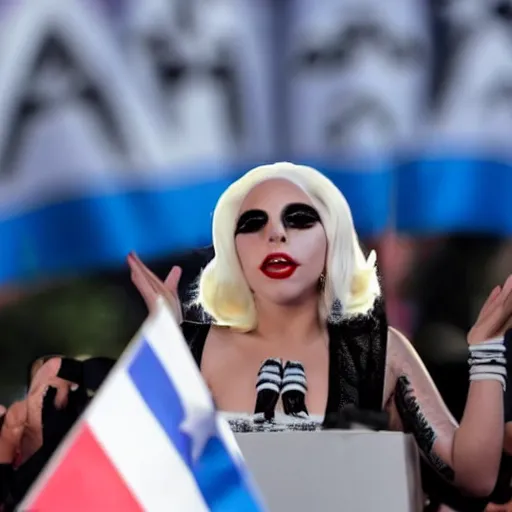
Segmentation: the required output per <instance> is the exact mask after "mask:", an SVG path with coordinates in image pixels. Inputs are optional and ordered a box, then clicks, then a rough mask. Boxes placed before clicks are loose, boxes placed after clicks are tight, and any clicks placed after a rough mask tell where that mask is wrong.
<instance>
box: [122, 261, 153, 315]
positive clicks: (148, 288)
mask: <svg viewBox="0 0 512 512" xmlns="http://www.w3.org/2000/svg"><path fill="white" fill-rule="evenodd" d="M128 265H129V266H130V270H131V279H132V282H133V284H134V285H135V287H136V288H137V290H139V293H140V294H141V295H142V298H143V299H144V302H145V303H146V306H147V307H148V309H150V310H151V309H152V307H153V305H154V302H155V300H156V297H157V295H158V293H157V291H156V290H155V288H154V286H153V284H152V282H151V281H150V279H149V278H148V274H147V273H146V272H145V271H144V269H143V267H144V265H143V264H142V263H141V262H140V260H138V258H136V256H134V255H133V254H131V255H129V256H128Z"/></svg>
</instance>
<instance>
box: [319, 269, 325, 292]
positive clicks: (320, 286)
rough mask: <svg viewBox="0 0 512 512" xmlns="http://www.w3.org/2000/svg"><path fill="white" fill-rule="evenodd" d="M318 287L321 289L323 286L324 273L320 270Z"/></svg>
mask: <svg viewBox="0 0 512 512" xmlns="http://www.w3.org/2000/svg"><path fill="white" fill-rule="evenodd" d="M318 287H319V288H320V290H323V289H324V288H325V274H324V273H323V272H322V273H321V274H320V277H319V279H318Z"/></svg>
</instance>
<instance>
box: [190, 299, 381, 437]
mask: <svg viewBox="0 0 512 512" xmlns="http://www.w3.org/2000/svg"><path fill="white" fill-rule="evenodd" d="M182 330H183V334H184V337H185V339H186V340H187V342H188V344H189V346H190V350H191V352H192V355H193V356H194V359H195V361H196V363H197V364H198V366H199V367H201V360H202V355H203V350H204V345H205V341H206V337H207V335H208V332H209V330H210V324H206V323H196V322H191V321H185V322H184V323H183V324H182ZM328 331H329V387H328V398H327V407H326V411H325V418H327V417H329V416H332V415H336V414H340V413H341V412H342V411H343V410H344V409H345V408H346V407H347V406H353V407H354V408H357V409H358V410H362V411H368V412H376V413H378V412H381V411H382V402H383V395H384V376H385V366H386V347H387V337H388V324H387V319H386V314H385V310H384V304H383V302H382V300H381V299H378V300H377V301H376V303H375V306H374V308H373V310H372V311H371V312H370V313H369V314H367V315H359V316H356V317H353V318H351V319H349V320H346V321H344V322H342V323H341V324H329V325H328ZM230 424H231V427H232V428H233V429H234V430H236V431H254V430H257V431H261V430H269V429H268V428H267V429H264V428H263V427H261V426H260V427H255V426H254V425H252V424H250V423H249V422H247V421H245V422H244V421H242V422H240V421H238V422H237V421H230ZM294 425H295V428H294ZM286 429H287V430H289V429H295V430H313V429H315V427H314V426H313V425H312V424H311V423H308V422H294V423H289V424H288V425H287V428H286ZM271 430H279V428H278V427H276V428H275V429H271Z"/></svg>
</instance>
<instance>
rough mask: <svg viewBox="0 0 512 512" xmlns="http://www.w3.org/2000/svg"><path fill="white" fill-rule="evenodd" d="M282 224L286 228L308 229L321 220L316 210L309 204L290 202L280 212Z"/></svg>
mask: <svg viewBox="0 0 512 512" xmlns="http://www.w3.org/2000/svg"><path fill="white" fill-rule="evenodd" d="M282 221H283V225H284V227H285V228H287V229H309V228H312V227H313V226H314V225H315V224H316V223H317V222H321V220H320V215H318V212H317V211H316V210H315V209H314V208H313V207H312V206H310V205H309V204H304V203H292V204H289V205H287V206H286V207H285V208H284V210H283V213H282Z"/></svg>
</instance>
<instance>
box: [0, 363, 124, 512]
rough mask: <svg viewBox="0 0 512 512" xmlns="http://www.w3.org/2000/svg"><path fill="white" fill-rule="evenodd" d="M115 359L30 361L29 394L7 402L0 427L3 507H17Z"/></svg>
mask: <svg viewBox="0 0 512 512" xmlns="http://www.w3.org/2000/svg"><path fill="white" fill-rule="evenodd" d="M114 363H115V361H112V360H110V359H108V358H91V359H89V360H86V361H84V362H82V361H77V360H74V359H69V358H63V357H58V356H48V357H46V358H42V359H40V360H37V361H35V362H33V363H31V364H30V365H29V369H28V373H29V379H30V380H29V383H28V388H29V389H28V393H27V396H26V397H25V399H24V400H22V401H19V402H16V403H14V404H13V405H11V407H9V409H8V410H7V412H6V414H5V416H4V417H3V421H2V425H1V430H0V510H1V511H2V512H9V511H11V510H15V507H16V506H17V505H18V503H19V502H20V501H21V500H22V499H23V497H24V496H25V494H26V492H27V491H28V490H29V488H30V487H31V485H32V484H33V483H34V481H35V480H36V479H37V477H38V475H39V474H40V472H41V471H42V469H43V468H44V466H45V465H46V463H47V462H48V460H49V459H50V457H51V456H52V454H53V453H54V451H55V449H56V448H57V446H58V445H59V444H60V442H61V441H62V439H63V438H64V436H65V435H66V434H67V433H68V432H69V430H70V428H71V427H72V426H73V424H74V423H75V422H76V420H77V419H78V418H79V417H80V415H81V413H82V412H83V410H84V409H85V407H86V406H87V404H88V403H89V401H90V399H91V396H93V394H94V392H95V391H96V390H97V389H98V388H99V387H100V385H101V383H102V382H103V380H104V379H105V377H106V376H107V374H108V372H109V371H110V369H111V368H112V366H113V365H114ZM2 506H3V508H2Z"/></svg>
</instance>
